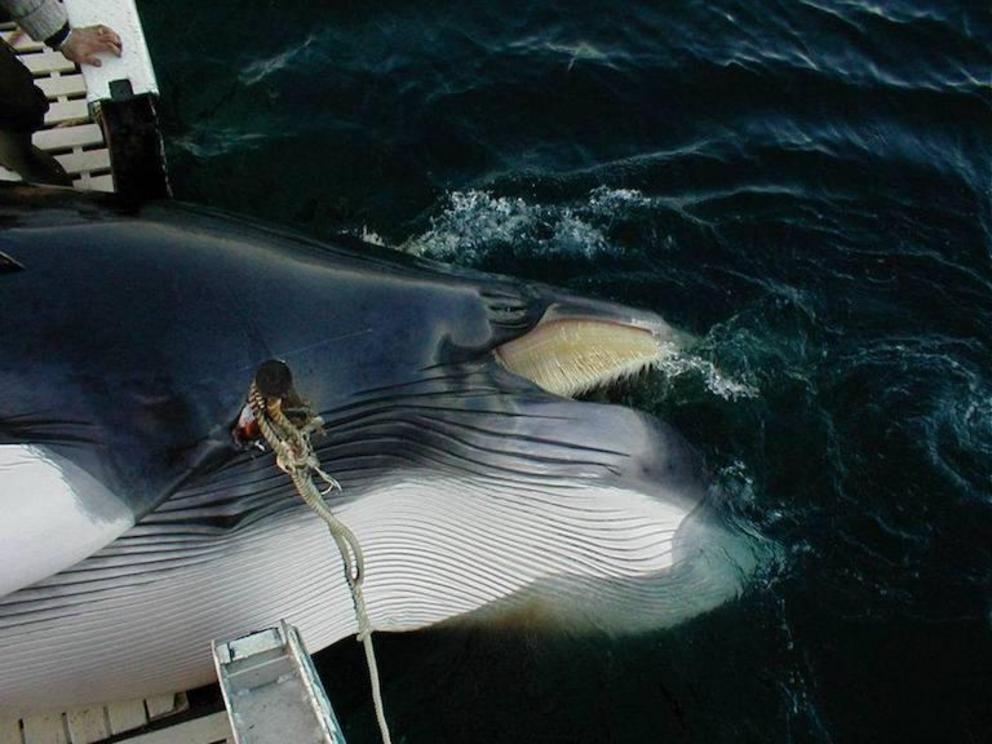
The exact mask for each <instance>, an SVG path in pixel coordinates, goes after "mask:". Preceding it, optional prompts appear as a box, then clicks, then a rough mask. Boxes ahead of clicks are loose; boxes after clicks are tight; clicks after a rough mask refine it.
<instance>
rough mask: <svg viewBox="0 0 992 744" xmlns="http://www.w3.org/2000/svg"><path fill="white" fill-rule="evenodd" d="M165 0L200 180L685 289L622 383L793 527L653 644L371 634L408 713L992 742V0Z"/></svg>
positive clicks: (734, 490)
mask: <svg viewBox="0 0 992 744" xmlns="http://www.w3.org/2000/svg"><path fill="white" fill-rule="evenodd" d="M140 5H141V11H142V14H143V16H144V18H145V26H146V33H147V36H148V41H149V45H150V47H151V50H152V54H153V57H154V59H155V62H156V66H157V72H158V77H159V81H160V84H161V87H162V93H163V102H162V106H163V118H164V124H165V128H166V136H167V148H168V155H169V159H170V165H171V171H172V175H173V183H174V187H175V191H176V194H177V196H179V197H180V198H183V199H186V200H189V201H193V202H199V203H206V204H210V205H213V206H218V207H223V208H226V209H229V210H232V211H236V212H242V213H249V214H252V215H255V216H258V217H262V218H265V219H269V220H273V221H275V222H279V223H285V224H291V225H295V226H299V227H302V228H303V229H305V230H307V231H310V232H312V233H315V234H318V235H331V234H333V233H334V232H336V231H342V230H343V231H348V232H352V233H357V234H362V233H364V234H366V235H371V236H375V237H378V238H381V239H382V240H384V241H385V242H387V243H389V244H394V245H400V246H403V247H404V248H405V249H407V250H411V251H416V252H419V253H423V254H425V255H429V256H433V257H437V258H442V259H445V260H449V261H453V262H456V263H462V264H468V265H473V266H477V267H481V268H484V269H488V270H493V271H498V272H503V273H508V274H513V275H517V276H521V277H531V278H536V279H540V280H545V281H549V282H552V283H556V284H559V285H563V286H566V287H569V288H571V289H574V290H577V291H580V292H583V293H586V294H591V295H598V296H602V297H607V298H611V299H616V300H621V301H625V302H628V303H632V304H637V305H641V306H645V307H648V308H651V309H653V310H655V311H657V312H659V313H660V314H661V315H663V316H664V317H665V318H666V319H668V320H669V321H670V322H671V323H672V324H674V325H676V326H678V327H679V328H681V329H683V330H685V331H687V332H689V333H691V334H693V335H694V336H695V337H696V338H697V339H698V341H697V343H696V345H695V346H694V347H693V348H692V349H689V350H686V351H685V352H684V355H682V356H680V357H679V358H676V359H673V360H671V364H669V365H667V367H666V370H665V371H663V372H655V373H652V374H649V375H647V376H645V377H644V378H643V379H640V380H639V381H638V382H637V383H636V384H632V385H629V386H628V387H627V388H625V389H624V391H623V392H622V396H623V399H624V400H625V402H627V403H629V404H631V405H635V406H637V407H639V408H642V409H645V410H649V411H651V412H653V413H655V414H657V415H659V416H661V417H664V418H666V419H668V420H670V421H671V422H672V423H674V424H675V425H676V426H678V427H679V428H680V429H681V430H682V431H683V432H684V433H685V435H686V436H687V437H688V438H689V439H690V440H691V441H692V442H693V443H694V445H695V446H696V447H697V448H698V449H699V450H700V452H701V453H702V454H703V456H704V458H705V460H706V462H707V465H708V467H709V468H710V469H711V470H712V471H713V472H714V473H715V474H716V477H717V478H718V480H719V481H720V482H721V484H722V485H723V488H724V490H725V491H726V492H727V493H728V494H730V498H729V499H728V503H727V505H726V507H725V508H726V510H727V512H728V514H727V516H728V518H730V519H732V520H734V521H735V522H736V523H737V524H738V525H740V526H741V528H742V530H744V531H749V532H751V533H753V534H755V535H762V536H763V537H764V539H767V540H769V541H771V542H772V543H774V544H775V545H777V546H778V549H779V555H780V557H779V559H778V560H777V561H775V562H773V565H771V566H769V567H768V569H767V570H766V571H764V572H763V573H761V574H760V575H759V576H758V578H756V579H755V580H754V581H753V582H752V583H751V585H750V586H749V587H748V589H747V591H746V592H745V593H744V595H743V596H741V597H740V598H739V600H737V601H735V602H732V603H730V604H728V605H725V606H723V607H721V608H720V609H718V610H716V611H714V612H712V613H711V614H709V615H707V616H704V617H701V618H698V619H696V620H694V621H692V622H690V623H687V624H685V625H683V626H681V627H678V628H675V629H672V630H667V631H659V632H657V633H654V634H649V635H646V636H642V637H637V638H608V637H595V638H588V637H586V638H568V637H548V636H541V635H516V636H509V635H495V634H493V633H485V632H481V631H474V632H470V631H455V630H445V631H433V632H423V633H417V634H409V635H402V636H394V637H382V638H381V639H380V640H379V649H380V654H381V657H382V658H381V662H380V663H381V666H382V672H383V675H384V679H385V688H384V694H385V698H386V701H387V708H388V713H389V716H390V719H391V722H392V728H393V731H394V736H395V738H396V740H397V741H403V742H410V743H412V742H476V741H478V742H488V741H493V742H497V741H498V742H512V741H520V742H594V741H595V742H662V741H664V742H683V741H684V742H690V741H691V742H785V741H794V742H806V741H812V742H860V741H865V742H881V741H893V742H896V741H898V742H916V741H921V742H924V741H926V742H987V741H992V233H990V230H992V206H990V205H992V202H990V193H992V144H990V142H992V102H990V87H989V86H990V80H992V57H990V45H992V8H990V6H989V4H988V3H987V2H973V3H967V2H961V1H960V0H958V1H952V0H947V1H943V2H937V1H936V0H931V1H930V2H929V3H922V2H902V1H900V0H894V1H892V2H884V1H882V0H880V1H879V2H857V1H855V0H795V1H789V2H786V1H785V0H782V1H780V2H774V1H772V0H767V1H765V2H735V1H733V0H717V1H715V2H683V3H646V2H639V3H618V4H608V3H589V2H581V1H579V0H575V1H573V2H551V1H549V0H544V1H543V2H542V1H540V0H532V1H531V2H526V3H519V2H502V3H474V2H461V3H449V4H438V3H434V2H425V1H423V0H422V1H421V2H418V3H396V2H387V3H319V2H318V3H315V2H303V1H302V0H284V1H283V2H268V3H261V2H259V3H253V4H252V3H249V4H245V3H232V2H189V1H188V0H177V1H176V2H170V3H159V4H152V3H149V2H142V3H140ZM321 666H322V668H323V669H324V670H325V682H326V684H327V687H328V690H329V692H330V693H331V696H332V699H333V700H334V702H335V706H336V708H337V710H338V713H339V715H340V717H341V718H342V719H343V721H344V723H345V725H346V729H347V733H348V736H349V741H350V742H353V743H356V742H371V741H375V736H376V732H375V728H374V722H373V719H372V715H371V709H370V707H369V703H368V694H367V688H366V681H365V678H364V673H365V672H364V662H363V660H362V658H361V655H360V651H359V648H358V646H357V644H354V643H352V642H350V641H346V642H343V643H342V644H338V646H335V647H334V648H332V649H330V650H329V651H328V652H326V653H324V654H322V655H321Z"/></svg>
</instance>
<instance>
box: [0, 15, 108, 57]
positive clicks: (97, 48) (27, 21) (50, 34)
mask: <svg viewBox="0 0 992 744" xmlns="http://www.w3.org/2000/svg"><path fill="white" fill-rule="evenodd" d="M0 6H3V8H4V9H5V10H6V11H7V12H8V13H9V14H10V16H11V18H12V19H13V20H14V21H15V22H16V23H17V25H18V26H20V27H21V28H23V29H24V30H25V31H26V32H27V33H28V36H30V37H31V38H32V39H34V40H35V41H44V42H45V44H46V45H48V46H50V47H51V48H52V49H57V50H58V51H60V52H62V54H63V56H64V57H65V58H66V59H68V60H71V61H72V62H75V63H76V64H77V65H81V64H84V63H85V64H88V65H93V66H94V67H99V66H100V65H101V64H103V63H102V62H101V61H100V58H99V57H97V56H96V55H97V54H100V53H101V52H110V53H111V54H114V55H116V56H118V57H120V56H121V37H120V36H118V35H117V33H116V32H115V31H114V30H113V29H111V28H108V27H106V26H103V25H100V26H85V27H82V28H70V27H69V17H68V16H67V15H66V12H65V6H64V5H62V3H61V2H59V0H0Z"/></svg>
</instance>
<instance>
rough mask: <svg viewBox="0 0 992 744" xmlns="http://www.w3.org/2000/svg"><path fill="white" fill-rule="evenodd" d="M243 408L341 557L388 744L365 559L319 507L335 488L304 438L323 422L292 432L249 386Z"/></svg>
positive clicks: (276, 407) (312, 419)
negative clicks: (320, 484)
mask: <svg viewBox="0 0 992 744" xmlns="http://www.w3.org/2000/svg"><path fill="white" fill-rule="evenodd" d="M248 405H249V407H250V408H251V412H252V414H253V415H254V417H255V420H256V421H257V422H258V428H259V430H260V431H261V432H262V436H263V437H264V438H265V441H266V442H268V443H269V447H271V448H272V452H273V454H274V455H275V458H276V465H277V466H278V468H279V469H280V470H282V471H283V472H284V473H286V474H287V475H288V476H289V477H290V479H291V480H292V481H293V485H294V486H295V487H296V490H297V492H298V493H299V494H300V498H302V499H303V501H304V502H305V503H306V504H307V506H309V507H310V508H311V509H312V510H313V511H314V512H316V513H317V516H319V517H320V518H321V519H323V520H324V522H325V523H326V524H327V527H328V529H329V530H330V533H331V537H333V538H334V542H335V544H336V545H337V546H338V552H340V554H341V563H342V566H343V568H344V578H345V581H346V582H347V584H348V589H349V590H350V591H351V600H352V604H353V605H354V607H355V622H356V624H357V625H358V633H357V636H356V637H357V640H358V641H359V642H360V643H361V644H362V646H363V647H364V648H365V661H366V663H367V664H368V667H369V681H370V684H371V686H372V701H373V703H374V705H375V714H376V720H377V721H378V722H379V731H380V733H381V734H382V741H383V744H392V739H391V738H390V735H389V726H388V725H387V723H386V714H385V711H384V709H383V705H382V691H381V689H380V685H379V668H378V665H377V664H376V659H375V650H374V649H373V647H372V624H371V623H370V622H369V616H368V611H367V609H366V606H365V595H364V593H363V592H362V581H363V580H364V578H365V556H364V554H363V553H362V546H361V545H360V544H359V542H358V538H357V537H356V536H355V533H354V532H352V531H351V530H350V529H349V528H348V527H347V526H346V525H345V524H344V523H343V522H341V521H340V520H339V519H338V518H337V517H336V516H335V515H334V513H333V512H332V511H331V508H330V507H329V506H328V505H327V502H325V501H324V496H327V495H328V494H330V493H332V492H333V491H335V490H337V491H340V490H341V484H340V483H338V482H337V480H336V479H335V478H334V477H333V476H332V475H330V474H329V473H327V472H325V471H324V470H323V469H322V468H321V467H320V461H319V460H318V459H317V454H316V452H314V449H313V444H312V443H311V442H310V435H311V434H312V433H313V432H315V431H319V430H320V429H321V427H322V425H323V423H324V422H323V420H322V419H321V418H320V417H319V416H314V415H313V414H312V413H311V412H310V411H309V410H308V409H307V410H305V411H304V414H305V420H304V422H303V424H302V425H301V426H297V425H296V424H294V423H293V421H292V420H290V418H289V417H288V416H287V415H286V412H285V411H284V410H283V407H282V399H281V398H274V397H271V398H267V397H265V396H264V395H262V393H261V391H259V389H258V386H257V384H256V383H255V382H254V381H253V382H252V384H251V387H250V388H249V390H248ZM314 475H316V476H317V477H318V478H319V479H320V480H321V481H323V483H324V486H325V488H324V490H321V489H319V488H318V487H317V485H316V484H315V483H314Z"/></svg>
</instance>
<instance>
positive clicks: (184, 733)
mask: <svg viewBox="0 0 992 744" xmlns="http://www.w3.org/2000/svg"><path fill="white" fill-rule="evenodd" d="M226 741H230V742H233V741H234V734H232V733H231V725H230V723H228V720H227V713H226V712H225V711H221V712H220V713H212V714H211V715H209V716H203V718H194V719H193V720H192V721H186V722H184V723H180V724H177V725H175V726H168V727H166V728H162V729H159V730H158V731H152V732H151V733H148V734H142V735H140V736H134V737H132V738H130V739H124V740H123V741H122V742H121V744H216V743H217V742H226Z"/></svg>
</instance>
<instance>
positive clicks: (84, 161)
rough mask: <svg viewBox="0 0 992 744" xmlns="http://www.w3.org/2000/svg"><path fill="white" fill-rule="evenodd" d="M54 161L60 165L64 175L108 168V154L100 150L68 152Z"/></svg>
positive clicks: (106, 151)
mask: <svg viewBox="0 0 992 744" xmlns="http://www.w3.org/2000/svg"><path fill="white" fill-rule="evenodd" d="M55 159H56V160H58V161H59V163H61V164H62V167H63V168H65V170H66V173H84V172H85V173H91V172H93V171H97V170H106V169H107V168H109V167H110V152H109V151H108V150H105V149H102V148H101V149H99V150H83V151H82V152H68V153H66V154H65V155H56V156H55Z"/></svg>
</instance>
